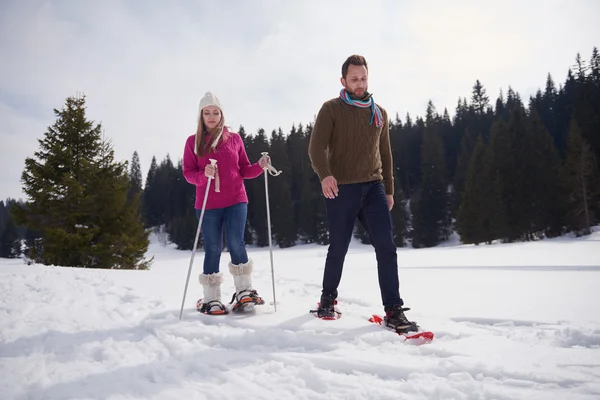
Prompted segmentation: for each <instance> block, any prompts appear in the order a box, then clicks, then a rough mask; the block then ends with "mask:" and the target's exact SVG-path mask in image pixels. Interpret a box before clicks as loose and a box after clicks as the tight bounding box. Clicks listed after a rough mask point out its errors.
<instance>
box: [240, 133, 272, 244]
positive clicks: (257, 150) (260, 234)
mask: <svg viewBox="0 0 600 400" xmlns="http://www.w3.org/2000/svg"><path fill="white" fill-rule="evenodd" d="M263 151H267V152H268V151H269V143H268V141H267V136H266V134H265V131H264V129H259V130H258V132H257V134H256V135H254V137H252V139H251V140H249V141H248V144H247V150H246V152H247V154H248V158H249V159H250V160H258V159H259V158H260V157H261V156H262V154H261V153H262V152H263ZM245 185H246V190H247V192H249V194H250V193H251V194H252V197H251V201H250V199H249V200H248V220H249V221H250V225H251V226H252V229H253V235H254V239H255V240H254V243H256V245H257V246H258V247H265V246H268V245H269V231H268V227H267V208H266V202H267V199H266V195H265V182H264V178H263V179H258V178H257V179H250V180H247V181H246V182H245Z"/></svg>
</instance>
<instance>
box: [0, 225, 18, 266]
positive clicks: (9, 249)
mask: <svg viewBox="0 0 600 400" xmlns="http://www.w3.org/2000/svg"><path fill="white" fill-rule="evenodd" d="M20 255H21V239H20V238H19V235H18V234H17V228H16V227H15V223H14V222H13V220H12V218H9V219H8V222H7V223H6V225H5V226H4V229H3V230H1V231H0V258H18V257H19V256H20Z"/></svg>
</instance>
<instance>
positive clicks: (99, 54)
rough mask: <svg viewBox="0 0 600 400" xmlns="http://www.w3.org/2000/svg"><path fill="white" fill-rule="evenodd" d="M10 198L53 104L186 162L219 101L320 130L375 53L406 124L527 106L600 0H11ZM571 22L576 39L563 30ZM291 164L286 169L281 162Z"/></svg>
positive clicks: (121, 146)
mask: <svg viewBox="0 0 600 400" xmlns="http://www.w3.org/2000/svg"><path fill="white" fill-rule="evenodd" d="M0 7H1V9H0V57H1V59H2V62H0V142H1V143H2V144H1V146H0V171H2V172H1V173H0V198H5V197H8V196H11V197H19V196H22V195H21V193H20V183H19V177H20V173H21V171H20V170H21V169H22V167H23V161H24V159H25V157H27V156H31V155H32V154H33V151H34V150H35V149H36V147H37V141H36V139H37V138H40V137H41V136H42V135H43V133H44V131H45V128H46V126H48V125H51V124H52V123H53V122H54V115H53V113H52V109H53V108H61V107H62V105H63V104H64V100H65V98H66V97H68V96H71V95H75V94H76V93H77V92H78V91H79V92H84V93H85V94H86V95H87V99H88V103H87V104H88V116H89V117H90V118H91V119H94V120H96V121H98V122H102V124H103V126H104V128H105V132H106V135H107V136H109V137H110V138H111V139H112V142H113V144H114V146H115V150H116V155H117V157H119V158H120V159H130V158H131V155H132V153H133V151H134V150H137V151H138V152H139V154H140V158H141V162H142V168H143V171H144V174H145V171H147V168H148V166H149V163H150V159H151V157H152V156H153V155H155V156H156V157H157V159H158V160H159V161H160V160H162V159H163V158H164V156H165V155H166V154H167V153H169V154H170V155H171V157H172V159H174V160H176V159H178V158H179V157H180V156H181V152H182V148H183V143H184V140H185V138H186V137H187V136H188V135H189V134H192V133H193V132H194V129H195V122H196V116H197V104H198V101H199V99H200V97H201V96H202V95H203V94H204V93H205V92H206V91H207V90H212V91H214V92H216V93H217V94H218V95H219V96H220V97H221V100H222V102H223V103H224V105H225V108H226V110H225V113H226V114H225V115H226V117H227V121H228V123H229V124H230V125H231V126H233V128H235V129H237V128H238V127H239V125H240V124H242V125H244V127H245V128H246V130H247V131H248V132H255V131H256V130H257V129H258V128H259V127H262V128H264V129H265V130H266V131H267V132H270V131H271V130H272V129H277V128H278V127H281V128H282V129H283V130H284V132H287V131H289V129H290V128H291V126H292V124H294V123H295V124H298V123H307V122H310V121H311V120H312V119H313V117H314V115H315V114H316V113H317V112H318V109H319V107H320V105H321V104H322V102H323V101H324V100H326V99H328V98H331V97H334V96H336V95H337V93H338V91H339V88H340V84H339V75H340V67H341V64H342V62H343V61H344V59H345V58H346V57H347V56H348V55H349V54H352V53H359V54H363V55H364V56H365V57H367V60H368V62H369V69H370V73H371V75H370V90H371V91H372V92H373V93H374V95H375V98H376V100H377V101H378V102H380V103H381V104H382V105H383V106H384V107H386V109H387V110H388V112H389V113H390V115H391V116H393V115H395V113H396V112H398V113H399V114H400V115H401V116H402V117H403V116H404V115H405V114H406V113H407V112H410V113H411V114H413V115H414V114H420V115H422V114H423V113H424V111H425V106H426V104H427V101H428V100H429V99H432V100H433V101H434V103H435V105H436V107H437V109H438V110H440V111H441V110H443V108H444V107H448V109H449V111H450V112H451V113H452V112H453V111H454V107H455V105H456V102H457V98H458V97H459V96H461V97H462V96H467V97H468V96H469V95H470V91H471V87H472V85H473V83H474V81H475V79H480V80H481V81H482V83H483V84H484V85H485V87H486V88H487V89H488V94H489V95H490V97H491V98H492V100H494V99H495V97H496V96H497V94H498V91H499V89H500V88H503V89H506V88H507V87H508V85H512V86H513V88H514V89H515V90H517V91H519V92H520V93H521V94H522V95H523V96H524V97H525V98H526V97H527V96H528V95H529V94H530V92H531V91H533V90H535V89H537V88H538V87H542V86H543V84H544V80H545V77H546V74H547V73H548V72H551V73H552V74H553V76H554V78H555V80H556V81H557V82H561V81H563V80H564V77H565V75H566V71H567V68H568V66H569V65H572V64H573V60H574V57H575V54H576V53H577V52H581V53H582V56H583V57H584V58H585V59H589V55H590V53H591V50H592V47H593V46H594V45H596V46H598V45H600V43H594V42H593V41H594V40H597V38H598V37H600V28H599V27H598V24H597V23H596V22H597V21H596V20H595V15H598V14H599V11H600V6H599V5H598V3H596V2H595V1H593V0H588V1H578V2H565V1H550V2H548V1H535V2H534V1H531V2H520V1H519V2H517V1H508V2H507V1H505V2H491V1H486V2H481V1H477V2H476V1H461V2H459V1H457V2H450V3H449V2H442V1H437V0H436V1H427V2H418V3H416V2H409V3H407V2H398V1H392V0H388V1H372V2H365V1H360V2H359V1H349V0H346V1H327V2H323V1H316V0H309V1H302V2H280V1H275V0H257V1H233V2H210V1H201V2H189V1H178V2H168V3H166V2H153V1H148V2H135V1H118V0H115V1H103V2H80V1H70V2H65V1H61V2H53V1H42V0H38V1H29V2H4V3H3V5H2V6H0ZM558 27H560V28H561V32H560V33H559V32H558ZM274 161H275V160H274Z"/></svg>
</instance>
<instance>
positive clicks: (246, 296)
mask: <svg viewBox="0 0 600 400" xmlns="http://www.w3.org/2000/svg"><path fill="white" fill-rule="evenodd" d="M236 299H237V301H236ZM233 302H235V305H234V306H233V308H232V311H239V310H242V309H244V308H245V307H246V306H249V305H262V304H265V301H264V300H263V299H262V297H260V296H259V295H258V292H257V291H256V290H242V291H241V292H238V293H234V294H233V296H231V301H230V302H229V304H233Z"/></svg>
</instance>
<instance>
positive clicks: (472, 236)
mask: <svg viewBox="0 0 600 400" xmlns="http://www.w3.org/2000/svg"><path fill="white" fill-rule="evenodd" d="M488 163H489V158H488V157H486V148H485V145H484V143H483V137H482V136H481V135H479V136H478V137H477V141H476V143H475V148H474V150H473V156H472V157H471V163H470V164H469V169H468V173H467V180H466V185H465V192H464V196H463V198H462V202H461V203H460V207H459V209H458V215H457V221H456V230H457V232H458V234H459V235H460V239H461V241H462V242H463V243H467V244H471V243H474V244H479V243H483V242H490V241H491V240H493V237H492V234H491V232H492V230H491V215H490V204H491V203H492V202H493V185H492V181H491V179H490V172H491V171H490V167H489V164H488Z"/></svg>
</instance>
